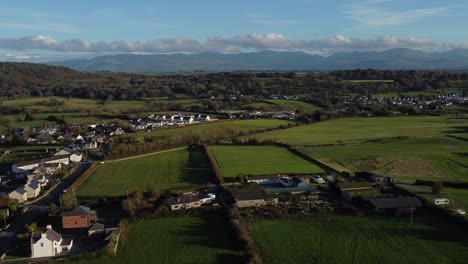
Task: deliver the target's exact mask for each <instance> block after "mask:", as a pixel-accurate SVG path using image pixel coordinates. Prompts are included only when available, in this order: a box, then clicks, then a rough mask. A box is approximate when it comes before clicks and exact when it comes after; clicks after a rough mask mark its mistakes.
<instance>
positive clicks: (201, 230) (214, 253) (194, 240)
mask: <svg viewBox="0 0 468 264" xmlns="http://www.w3.org/2000/svg"><path fill="white" fill-rule="evenodd" d="M70 263H99V264H101V263H102V264H108V263H109V264H111V263H112V264H120V263H135V264H145V263H148V264H150V263H151V264H153V263H174V264H182V263H187V264H188V263H222V264H230V263H233V264H234V263H241V252H240V251H237V250H236V248H235V245H233V243H232V242H231V241H230V239H229V237H228V233H227V232H226V227H225V226H224V222H223V221H222V220H221V219H220V218H219V216H218V215H217V214H209V215H203V216H201V217H195V216H181V217H174V218H160V219H155V220H147V221H140V222H138V223H134V224H131V225H130V226H129V229H128V236H127V239H126V241H125V246H124V247H123V248H122V249H121V251H120V252H119V253H118V255H117V256H116V257H106V258H100V259H90V260H85V259H83V260H81V261H80V262H70Z"/></svg>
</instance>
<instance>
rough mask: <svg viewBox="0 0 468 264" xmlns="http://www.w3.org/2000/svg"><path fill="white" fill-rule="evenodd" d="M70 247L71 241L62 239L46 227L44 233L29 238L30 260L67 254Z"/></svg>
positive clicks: (50, 228) (49, 227)
mask: <svg viewBox="0 0 468 264" xmlns="http://www.w3.org/2000/svg"><path fill="white" fill-rule="evenodd" d="M72 247H73V239H67V238H63V237H62V235H60V234H59V233H57V232H55V231H54V230H53V229H52V226H50V225H48V226H47V231H46V232H44V233H42V234H40V236H35V235H33V237H32V238H31V258H43V257H54V256H57V255H59V254H61V253H62V252H69V251H70V250H71V248H72Z"/></svg>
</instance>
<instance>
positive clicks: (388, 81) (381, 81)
mask: <svg viewBox="0 0 468 264" xmlns="http://www.w3.org/2000/svg"><path fill="white" fill-rule="evenodd" d="M343 82H345V83H394V81H393V80H343Z"/></svg>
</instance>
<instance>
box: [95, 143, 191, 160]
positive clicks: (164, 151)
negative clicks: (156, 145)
mask: <svg viewBox="0 0 468 264" xmlns="http://www.w3.org/2000/svg"><path fill="white" fill-rule="evenodd" d="M187 148H188V147H180V148H173V149H167V150H161V151H156V152H151V153H147V154H142V155H138V156H131V157H127V158H121V159H114V160H106V161H104V162H105V163H106V162H116V161H123V160H131V159H136V158H141V157H146V156H151V155H156V154H161V153H166V152H172V151H177V150H181V149H187Z"/></svg>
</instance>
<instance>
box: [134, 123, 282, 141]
mask: <svg viewBox="0 0 468 264" xmlns="http://www.w3.org/2000/svg"><path fill="white" fill-rule="evenodd" d="M289 123H290V122H288V121H284V120H277V119H249V120H235V121H217V122H209V123H202V124H195V125H188V126H185V127H174V128H162V129H154V130H152V131H151V132H148V133H140V135H139V137H140V138H143V137H156V138H164V137H172V136H182V135H184V134H197V135H203V134H205V133H213V132H214V131H216V130H217V129H232V130H237V131H244V132H255V131H265V130H266V129H270V128H277V127H279V126H281V125H283V126H286V125H288V124H289Z"/></svg>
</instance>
